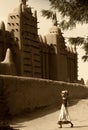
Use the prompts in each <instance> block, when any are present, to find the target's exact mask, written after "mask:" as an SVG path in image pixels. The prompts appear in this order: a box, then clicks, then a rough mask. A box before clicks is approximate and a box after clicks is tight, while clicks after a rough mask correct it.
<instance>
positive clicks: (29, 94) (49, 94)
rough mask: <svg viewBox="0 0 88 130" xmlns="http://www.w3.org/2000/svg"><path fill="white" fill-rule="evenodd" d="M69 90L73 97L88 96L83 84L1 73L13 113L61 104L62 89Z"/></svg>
mask: <svg viewBox="0 0 88 130" xmlns="http://www.w3.org/2000/svg"><path fill="white" fill-rule="evenodd" d="M64 89H67V90H69V96H70V98H71V99H73V98H79V99H80V98H86V97H87V95H88V88H87V87H86V86H84V85H81V84H76V83H74V84H73V83H66V82H62V81H52V80H45V79H39V78H27V77H18V76H6V75H0V90H1V92H2V91H3V92H4V96H5V103H6V105H7V106H8V108H9V113H10V114H11V115H17V114H21V113H23V112H25V111H31V110H34V109H36V108H40V107H45V106H50V105H55V104H57V103H58V104H60V101H61V96H60V93H61V90H64Z"/></svg>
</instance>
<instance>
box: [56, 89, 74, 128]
mask: <svg viewBox="0 0 88 130" xmlns="http://www.w3.org/2000/svg"><path fill="white" fill-rule="evenodd" d="M61 97H62V105H61V110H60V115H59V121H58V124H59V125H60V128H62V124H71V127H73V123H72V122H71V119H70V116H69V112H68V91H67V90H64V91H62V92H61Z"/></svg>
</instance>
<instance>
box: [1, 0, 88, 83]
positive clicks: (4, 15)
mask: <svg viewBox="0 0 88 130" xmlns="http://www.w3.org/2000/svg"><path fill="white" fill-rule="evenodd" d="M19 1H20V0H0V21H4V22H5V24H6V23H7V19H8V14H9V13H10V12H12V10H13V9H14V8H15V7H17V6H18V5H19ZM27 4H28V5H29V6H31V7H32V10H37V13H38V22H39V23H38V28H39V34H42V35H46V34H48V30H49V28H50V27H51V26H52V21H51V20H47V19H46V18H44V17H42V16H41V10H42V9H49V2H48V0H28V2H27ZM58 21H59V18H58ZM62 32H63V33H64V34H63V35H64V36H65V37H72V36H74V37H75V36H88V25H83V26H82V25H77V27H76V29H73V30H71V31H62ZM83 54H84V51H83V50H82V49H80V48H79V49H78V79H81V78H83V79H84V80H85V82H86V81H87V79H88V69H87V67H88V62H86V63H84V62H83V61H82V59H81V57H82V55H83Z"/></svg>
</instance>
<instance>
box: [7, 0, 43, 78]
mask: <svg viewBox="0 0 88 130" xmlns="http://www.w3.org/2000/svg"><path fill="white" fill-rule="evenodd" d="M26 2H27V0H20V4H19V6H18V7H17V8H16V9H14V10H13V12H12V13H10V14H9V16H8V26H7V29H8V30H9V31H10V32H13V34H14V40H15V42H16V43H17V46H18V52H17V57H16V58H15V59H16V69H17V70H18V75H21V76H28V77H29V76H30V77H41V76H40V75H41V67H40V66H41V61H40V59H41V58H40V55H39V51H40V50H39V44H38V28H37V12H36V11H35V12H34V14H33V13H32V10H31V7H29V6H28V5H27V4H26ZM37 48H38V49H37ZM34 53H36V54H34ZM36 56H37V59H38V61H39V62H38V61H37V60H35V57H36ZM35 62H36V63H35ZM37 62H38V63H37ZM35 67H36V68H39V67H40V68H39V69H36V68H35ZM36 71H37V72H36Z"/></svg>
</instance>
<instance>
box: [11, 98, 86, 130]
mask: <svg viewBox="0 0 88 130" xmlns="http://www.w3.org/2000/svg"><path fill="white" fill-rule="evenodd" d="M73 102H74V105H72V106H70V107H69V113H70V117H71V119H72V122H73V124H74V127H73V128H70V125H69V124H68V125H63V128H59V127H58V125H57V121H58V116H59V113H60V110H58V108H53V109H43V110H39V111H37V112H34V113H31V114H26V115H22V117H20V118H16V119H15V120H14V121H12V126H14V127H15V128H19V130H59V129H62V130H69V129H73V130H88V99H82V100H80V101H78V100H75V101H73Z"/></svg>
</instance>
